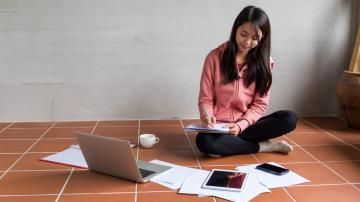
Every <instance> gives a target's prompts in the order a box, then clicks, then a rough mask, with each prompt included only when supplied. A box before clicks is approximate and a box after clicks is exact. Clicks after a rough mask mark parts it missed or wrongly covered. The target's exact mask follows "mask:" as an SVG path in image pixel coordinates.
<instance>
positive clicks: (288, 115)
mask: <svg viewBox="0 0 360 202" xmlns="http://www.w3.org/2000/svg"><path fill="white" fill-rule="evenodd" d="M279 114H280V117H281V118H282V119H283V120H284V125H285V126H286V128H287V130H288V131H289V132H290V131H292V130H294V129H295V128H296V124H297V115H296V113H295V112H292V111H289V110H282V111H279Z"/></svg>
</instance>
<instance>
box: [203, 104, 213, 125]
mask: <svg viewBox="0 0 360 202" xmlns="http://www.w3.org/2000/svg"><path fill="white" fill-rule="evenodd" d="M204 111H205V114H206V116H207V117H208V118H209V121H210V125H211V127H214V124H213V123H212V118H211V117H212V116H210V113H209V112H208V110H207V109H206V107H204Z"/></svg>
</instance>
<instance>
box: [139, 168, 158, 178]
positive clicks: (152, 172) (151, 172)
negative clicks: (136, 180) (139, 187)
mask: <svg viewBox="0 0 360 202" xmlns="http://www.w3.org/2000/svg"><path fill="white" fill-rule="evenodd" d="M139 170H140V173H141V177H143V178H144V177H147V176H149V175H152V174H154V173H155V172H154V171H151V170H145V169H141V168H139Z"/></svg>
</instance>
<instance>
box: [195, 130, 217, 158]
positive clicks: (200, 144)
mask: <svg viewBox="0 0 360 202" xmlns="http://www.w3.org/2000/svg"><path fill="white" fill-rule="evenodd" d="M196 146H197V148H198V149H199V150H200V151H201V152H204V153H207V154H214V152H216V147H215V145H214V138H212V135H211V134H204V133H199V134H198V135H197V136H196Z"/></svg>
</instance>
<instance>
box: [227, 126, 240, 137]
mask: <svg viewBox="0 0 360 202" xmlns="http://www.w3.org/2000/svg"><path fill="white" fill-rule="evenodd" d="M225 127H227V128H229V134H232V135H239V134H240V127H239V125H237V124H236V123H229V124H227V125H226V126H225Z"/></svg>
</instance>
